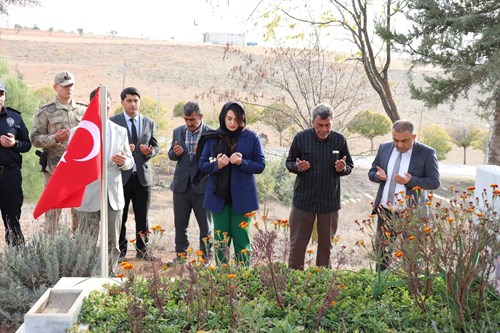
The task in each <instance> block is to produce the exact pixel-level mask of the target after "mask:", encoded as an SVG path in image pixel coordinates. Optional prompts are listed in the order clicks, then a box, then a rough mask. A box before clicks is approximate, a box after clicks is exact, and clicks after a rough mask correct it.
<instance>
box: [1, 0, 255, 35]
mask: <svg viewBox="0 0 500 333" xmlns="http://www.w3.org/2000/svg"><path fill="white" fill-rule="evenodd" d="M228 2H229V1H226V0H141V1H132V0H85V1H81V0H80V1H76V0H69V1H68V0H66V1H62V0H40V3H41V6H37V7H16V6H10V7H9V8H8V12H9V15H8V16H0V27H3V28H14V25H16V24H19V25H21V26H24V27H27V28H33V27H34V26H35V25H36V26H37V27H38V28H40V29H42V30H48V29H49V28H53V30H54V31H57V30H63V31H74V32H77V30H78V29H83V32H84V33H93V34H104V35H109V34H110V33H111V31H116V32H117V35H118V36H126V37H139V38H150V39H159V40H171V39H175V40H179V41H188V42H189V41H191V42H201V41H202V34H203V33H204V32H231V33H246V35H247V38H246V39H247V41H254V40H257V39H261V37H260V36H262V33H261V32H257V31H255V30H254V29H253V28H252V27H251V24H250V23H247V22H248V21H247V18H248V16H249V14H250V13H251V12H252V10H253V8H254V7H255V5H256V4H257V3H258V2H259V1H258V0H233V1H230V2H229V5H228Z"/></svg>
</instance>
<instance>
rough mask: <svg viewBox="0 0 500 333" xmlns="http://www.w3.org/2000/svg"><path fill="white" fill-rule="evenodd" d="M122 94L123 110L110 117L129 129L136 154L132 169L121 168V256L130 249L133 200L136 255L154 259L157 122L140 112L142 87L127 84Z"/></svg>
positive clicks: (132, 146) (134, 154)
mask: <svg viewBox="0 0 500 333" xmlns="http://www.w3.org/2000/svg"><path fill="white" fill-rule="evenodd" d="M120 98H121V104H122V107H123V111H122V112H120V113H118V114H116V115H114V116H113V117H111V118H110V120H111V121H112V122H114V123H116V124H118V125H120V126H122V127H125V128H126V129H127V132H128V139H129V143H130V150H131V151H132V155H133V157H134V167H133V168H132V169H131V170H122V179H123V192H124V196H125V206H124V208H123V215H122V228H121V232H120V240H119V244H120V258H121V259H123V258H124V257H125V255H126V253H127V245H128V243H127V239H126V237H125V236H126V223H127V217H128V207H129V204H130V201H132V207H133V209H134V215H135V232H136V249H137V254H136V258H141V259H145V260H152V259H153V258H152V256H151V255H150V254H149V253H148V252H147V249H146V243H147V231H148V229H149V225H148V211H149V206H150V201H151V185H152V184H153V176H152V170H151V165H150V163H149V161H150V160H151V158H153V157H155V156H156V154H158V142H157V140H156V138H155V123H154V120H152V119H150V118H148V117H145V116H143V115H141V114H139V108H140V106H141V94H140V93H139V90H137V89H136V88H134V87H128V88H125V89H123V90H122V92H121V94H120Z"/></svg>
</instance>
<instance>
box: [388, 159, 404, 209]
mask: <svg viewBox="0 0 500 333" xmlns="http://www.w3.org/2000/svg"><path fill="white" fill-rule="evenodd" d="M400 164H401V152H398V157H396V161H395V162H394V168H392V174H391V182H390V183H389V194H387V201H389V202H391V203H393V202H394V192H395V190H396V181H395V180H394V176H396V175H397V174H398V173H399V165H400Z"/></svg>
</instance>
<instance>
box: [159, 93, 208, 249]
mask: <svg viewBox="0 0 500 333" xmlns="http://www.w3.org/2000/svg"><path fill="white" fill-rule="evenodd" d="M183 111H184V121H185V122H186V125H182V126H179V127H177V128H176V129H174V133H173V136H172V144H171V146H170V150H169V151H168V157H169V158H170V160H172V161H176V162H177V165H176V166H175V172H174V179H173V181H172V184H171V185H170V189H171V190H172V191H173V203H174V224H175V252H176V253H177V254H180V253H183V254H185V253H186V250H187V249H188V247H189V240H188V232H187V231H188V225H189V218H190V216H191V211H194V215H195V216H196V220H197V222H198V226H199V228H200V244H199V246H200V250H202V251H203V253H204V255H205V256H206V257H210V255H211V253H210V252H211V247H210V244H209V241H210V240H209V239H208V236H210V235H211V225H212V215H211V214H210V212H209V211H208V210H207V209H205V208H203V198H204V193H205V184H206V182H207V179H208V177H207V176H205V177H203V178H202V179H201V181H200V182H199V183H198V182H196V184H194V183H193V179H194V176H195V175H196V174H197V173H198V163H197V162H196V159H195V157H194V156H195V154H196V148H197V145H198V140H199V139H200V137H201V134H203V133H204V132H206V131H207V130H209V129H210V128H209V127H208V126H207V125H206V124H204V123H203V120H202V119H203V114H202V113H201V110H200V107H199V105H198V103H197V102H194V101H190V102H187V103H186V104H185V105H184V109H183ZM207 245H208V247H207Z"/></svg>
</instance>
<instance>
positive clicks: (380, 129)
mask: <svg viewBox="0 0 500 333" xmlns="http://www.w3.org/2000/svg"><path fill="white" fill-rule="evenodd" d="M391 125H392V123H391V120H390V119H389V118H388V117H387V116H385V115H383V114H381V113H378V112H374V111H370V110H366V111H361V112H358V113H357V114H356V116H355V117H354V118H353V119H352V120H351V121H350V122H349V124H348V125H347V129H348V130H349V132H353V133H358V134H360V135H361V136H362V137H365V138H367V139H369V140H370V153H372V154H373V152H374V150H375V149H374V147H373V139H374V138H375V137H376V136H381V135H386V134H387V133H389V132H390V131H391V127H392V126H391Z"/></svg>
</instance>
